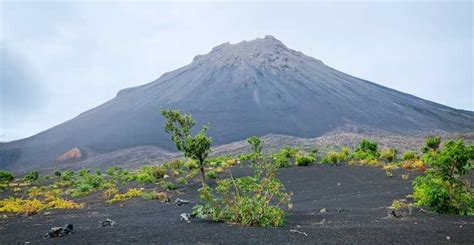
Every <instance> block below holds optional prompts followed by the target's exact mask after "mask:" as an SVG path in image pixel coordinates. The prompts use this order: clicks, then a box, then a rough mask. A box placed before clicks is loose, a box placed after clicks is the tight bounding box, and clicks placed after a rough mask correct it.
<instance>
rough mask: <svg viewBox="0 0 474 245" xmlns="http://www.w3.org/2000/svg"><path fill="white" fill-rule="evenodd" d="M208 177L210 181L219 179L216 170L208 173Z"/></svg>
mask: <svg viewBox="0 0 474 245" xmlns="http://www.w3.org/2000/svg"><path fill="white" fill-rule="evenodd" d="M206 177H207V178H209V179H216V178H217V173H216V172H215V171H214V170H211V171H207V173H206Z"/></svg>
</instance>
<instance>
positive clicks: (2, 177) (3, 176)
mask: <svg viewBox="0 0 474 245" xmlns="http://www.w3.org/2000/svg"><path fill="white" fill-rule="evenodd" d="M14 179H15V176H13V174H12V173H11V172H8V171H0V182H3V183H8V182H11V181H13V180H14Z"/></svg>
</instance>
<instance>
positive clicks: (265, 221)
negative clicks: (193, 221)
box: [193, 138, 291, 227]
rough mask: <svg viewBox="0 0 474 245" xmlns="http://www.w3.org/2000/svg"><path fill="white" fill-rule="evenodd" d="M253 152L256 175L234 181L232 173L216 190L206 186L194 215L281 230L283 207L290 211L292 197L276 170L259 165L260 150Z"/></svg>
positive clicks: (283, 218)
mask: <svg viewBox="0 0 474 245" xmlns="http://www.w3.org/2000/svg"><path fill="white" fill-rule="evenodd" d="M253 139H255V138H253ZM253 142H254V143H255V142H258V141H253ZM249 143H251V142H249ZM257 145H258V144H256V145H255V146H257ZM253 150H254V158H253V164H251V168H252V169H253V170H254V175H253V176H246V177H240V178H235V179H234V178H233V176H232V173H231V172H229V173H230V178H227V179H221V180H218V181H217V187H216V188H215V189H214V190H213V189H212V188H211V187H209V186H207V185H205V186H203V187H202V188H200V189H199V198H200V200H201V204H198V205H196V206H194V207H193V214H194V215H196V216H197V217H199V218H203V219H209V220H212V221H228V222H233V223H240V224H244V225H251V226H263V227H268V226H282V225H283V224H284V223H285V211H284V209H283V208H282V206H283V205H288V208H291V202H290V201H291V200H290V199H291V195H290V194H289V193H286V192H285V188H284V186H283V184H282V183H281V182H280V180H278V178H277V177H276V172H277V167H276V166H275V165H274V164H273V163H270V162H266V161H260V159H261V158H260V156H259V155H260V154H261V148H259V147H253Z"/></svg>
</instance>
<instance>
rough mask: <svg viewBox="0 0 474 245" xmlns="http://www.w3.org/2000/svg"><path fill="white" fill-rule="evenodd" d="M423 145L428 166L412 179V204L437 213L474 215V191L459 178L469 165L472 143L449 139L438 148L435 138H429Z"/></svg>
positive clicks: (472, 150) (471, 157)
mask: <svg viewBox="0 0 474 245" xmlns="http://www.w3.org/2000/svg"><path fill="white" fill-rule="evenodd" d="M428 141H431V142H428ZM433 142H434V143H433ZM425 146H426V147H427V148H429V150H427V151H425V156H424V159H425V163H426V164H428V165H429V166H430V167H431V169H429V170H427V171H426V173H427V174H426V176H418V177H417V178H416V179H415V181H414V183H413V189H414V193H413V197H414V198H415V201H416V203H415V204H416V205H418V206H429V207H431V208H433V210H434V211H435V212H438V213H453V214H460V215H474V193H473V191H472V190H471V189H470V187H469V186H467V185H466V184H465V182H464V181H463V179H462V177H463V176H464V175H466V174H468V173H469V171H470V170H471V169H472V165H473V164H472V160H473V159H474V146H472V145H471V146H468V147H466V146H465V145H464V142H463V141H462V140H457V141H448V142H447V143H446V144H445V145H444V147H443V149H441V150H439V148H438V147H437V146H439V142H438V140H437V139H434V140H433V139H428V140H427V142H426V143H425Z"/></svg>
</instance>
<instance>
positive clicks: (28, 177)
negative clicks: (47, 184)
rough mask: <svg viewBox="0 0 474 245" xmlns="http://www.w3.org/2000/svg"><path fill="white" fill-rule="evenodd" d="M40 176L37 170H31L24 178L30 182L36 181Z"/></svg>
mask: <svg viewBox="0 0 474 245" xmlns="http://www.w3.org/2000/svg"><path fill="white" fill-rule="evenodd" d="M39 178H40V174H39V173H38V171H31V172H29V173H27V174H26V175H25V177H24V179H25V180H26V181H28V182H30V183H33V182H37V181H38V180H39Z"/></svg>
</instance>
